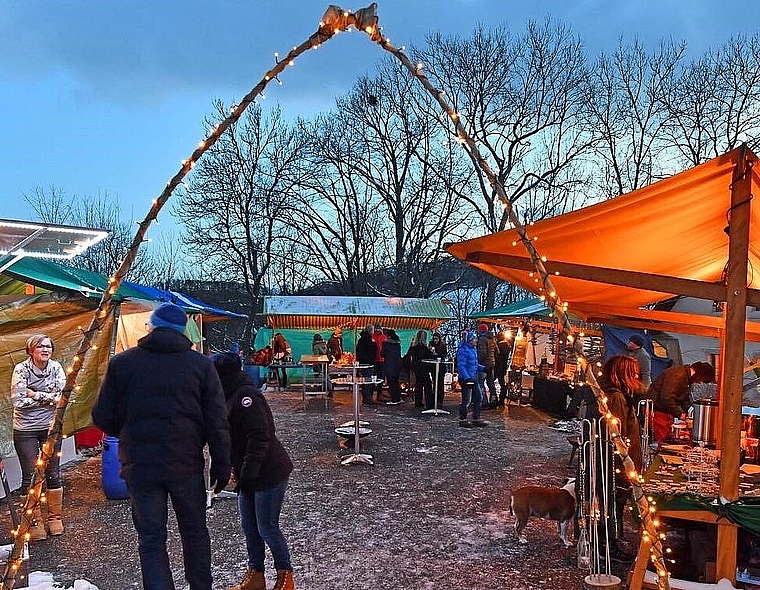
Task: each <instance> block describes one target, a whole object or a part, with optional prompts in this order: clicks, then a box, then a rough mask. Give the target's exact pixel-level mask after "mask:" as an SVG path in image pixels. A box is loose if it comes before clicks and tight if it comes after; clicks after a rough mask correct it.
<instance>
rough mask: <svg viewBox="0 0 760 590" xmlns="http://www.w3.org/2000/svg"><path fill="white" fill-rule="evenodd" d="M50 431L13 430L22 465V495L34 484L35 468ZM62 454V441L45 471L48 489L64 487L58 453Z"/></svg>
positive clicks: (19, 460) (14, 442) (14, 444)
mask: <svg viewBox="0 0 760 590" xmlns="http://www.w3.org/2000/svg"><path fill="white" fill-rule="evenodd" d="M47 437H48V431H47V429H45V430H15V429H14V430H13V446H14V447H15V449H16V455H18V462H19V464H20V465H21V493H22V494H26V492H27V490H28V489H29V485H30V484H31V483H32V476H33V475H34V468H35V466H36V464H37V457H38V456H39V454H40V450H41V449H42V446H43V445H44V444H45V441H47ZM60 452H61V441H60V440H59V441H58V444H57V445H56V446H55V452H54V453H53V456H52V457H50V460H49V461H48V464H47V468H46V469H45V485H47V489H49V490H55V489H58V488H60V487H63V482H62V481H61V458H60V456H59V455H58V453H60Z"/></svg>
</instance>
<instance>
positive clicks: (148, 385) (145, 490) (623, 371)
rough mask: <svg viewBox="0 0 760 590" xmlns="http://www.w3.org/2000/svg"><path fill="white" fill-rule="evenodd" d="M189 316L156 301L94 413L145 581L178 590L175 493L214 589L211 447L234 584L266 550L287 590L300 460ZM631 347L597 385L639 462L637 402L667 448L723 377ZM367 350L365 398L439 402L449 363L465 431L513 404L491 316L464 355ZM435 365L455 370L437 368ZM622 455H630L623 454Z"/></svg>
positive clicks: (29, 408) (506, 352)
mask: <svg viewBox="0 0 760 590" xmlns="http://www.w3.org/2000/svg"><path fill="white" fill-rule="evenodd" d="M186 322H187V316H186V314H185V312H184V311H183V310H182V309H181V308H179V307H177V306H176V305H173V304H170V303H165V304H162V305H160V306H158V307H157V308H156V309H155V310H154V311H153V313H152V314H151V316H150V321H149V325H150V331H149V333H148V334H147V335H146V336H144V337H143V338H141V339H140V340H139V342H138V345H137V346H136V347H134V348H131V349H129V350H127V351H124V352H122V353H120V354H117V355H116V356H114V357H113V358H112V359H111V361H110V362H109V365H108V370H107V372H106V375H105V378H104V381H103V384H102V387H101V389H100V392H99V395H98V397H97V399H96V402H95V404H94V406H93V408H92V419H93V423H94V424H95V425H96V426H97V427H99V428H100V429H101V430H102V431H103V432H104V433H105V434H107V435H110V436H117V437H119V439H120V445H119V459H120V462H121V473H120V475H121V476H122V477H123V478H124V480H125V481H126V483H127V487H128V490H129V495H130V501H131V507H132V518H133V522H134V526H135V529H136V531H137V534H138V554H139V558H140V565H141V569H142V576H143V580H142V581H143V587H144V588H146V589H152V588H155V589H159V588H160V589H164V588H173V587H174V582H173V581H172V573H171V569H170V566H169V558H168V554H167V549H166V543H167V511H168V507H169V505H170V504H169V500H171V506H172V509H173V510H174V512H175V514H176V517H177V523H178V528H179V534H180V536H181V538H182V547H183V558H184V567H185V578H186V580H187V583H188V586H189V588H190V589H191V590H209V589H210V588H211V539H210V538H209V533H208V529H207V527H206V521H205V518H206V516H205V510H206V502H207V497H206V488H207V485H206V484H207V482H206V461H205V455H204V452H208V454H209V455H210V458H211V463H210V468H209V470H208V472H209V476H210V482H211V487H212V489H213V490H214V492H215V493H219V492H221V491H222V490H223V489H224V488H225V487H226V486H227V485H228V483H229V482H230V480H232V481H233V482H234V489H235V491H236V492H237V493H238V507H239V515H240V526H241V529H242V532H243V536H244V538H245V546H246V551H247V556H248V560H247V561H248V563H247V570H246V572H244V575H243V579H242V581H241V582H240V584H238V585H236V586H235V587H234V588H233V589H232V590H263V589H265V588H266V580H265V577H264V563H265V558H264V555H265V548H266V547H268V548H269V550H270V552H271V554H272V557H273V561H274V565H275V569H276V570H277V583H276V585H275V587H274V588H275V590H291V589H293V588H294V580H293V568H292V564H291V562H290V553H289V549H288V543H287V540H286V537H285V535H284V534H283V531H282V530H281V528H280V525H279V518H280V512H281V510H282V507H283V503H284V499H285V492H286V489H287V485H288V479H289V476H290V473H291V471H292V469H293V465H292V462H291V460H290V458H289V456H288V453H287V451H286V450H285V448H284V447H283V445H282V444H281V443H280V442H279V440H278V439H277V436H276V429H275V424H274V418H273V416H272V412H271V411H270V409H269V406H268V404H267V401H266V398H265V397H264V396H263V395H262V389H261V387H260V386H259V383H257V382H255V381H254V380H253V379H252V378H251V376H250V375H248V374H247V373H246V372H244V371H243V363H242V357H241V354H239V351H238V350H230V351H229V352H224V353H217V354H215V355H211V356H209V355H204V354H200V353H198V352H196V351H195V350H193V346H192V343H191V342H190V340H189V339H188V338H187V337H186V335H185V329H186ZM626 346H627V349H626V352H625V353H624V354H618V355H614V356H611V357H610V358H609V359H608V360H607V361H606V362H605V363H604V365H603V367H602V370H601V373H600V377H599V386H600V388H601V390H602V391H603V392H604V394H605V395H606V399H607V405H608V408H609V410H610V411H611V412H612V414H613V415H614V416H615V417H616V418H617V425H618V429H619V432H620V435H621V436H622V437H623V439H624V440H626V441H628V445H629V446H628V455H629V456H630V458H631V459H632V460H633V463H634V465H635V466H636V468H637V469H639V470H640V469H641V467H642V443H641V441H642V436H641V434H642V432H641V427H642V423H641V420H640V417H639V416H638V415H637V408H638V406H639V401H640V400H642V399H646V400H651V402H652V404H651V405H652V407H653V418H652V420H651V421H650V422H651V426H652V439H653V441H654V445H655V446H656V445H660V444H662V442H663V441H665V440H666V439H667V437H668V436H669V435H670V432H671V428H672V424H673V421H674V420H675V419H676V418H684V417H685V413H686V412H687V411H688V409H689V406H690V405H691V398H690V395H689V394H690V388H691V386H692V385H693V384H695V383H708V382H711V381H713V380H714V379H715V371H714V369H713V367H712V366H711V365H710V364H708V363H705V362H697V363H693V364H691V365H684V366H673V367H670V368H668V369H666V370H664V371H662V372H661V373H660V374H659V375H657V376H656V377H655V379H654V380H653V381H652V364H651V356H650V353H649V352H648V351H647V350H646V348H647V342H646V340H645V339H644V337H643V336H642V335H641V334H638V333H634V334H632V335H631V336H630V337H629V339H628V342H627V345H626ZM650 349H651V345H650ZM272 351H273V355H272V360H273V361H275V362H276V361H277V360H279V361H281V362H282V361H283V359H287V358H288V356H289V355H292V352H291V347H290V344H289V343H288V342H287V340H286V339H285V337H284V336H283V335H282V334H281V333H277V334H275V335H274V339H273V343H272ZM355 351H356V356H355V358H356V361H357V363H358V364H359V365H361V366H362V369H361V370H362V374H363V376H364V377H365V378H366V380H367V382H366V383H365V384H364V385H362V388H361V395H362V402H363V403H364V404H367V405H370V404H376V403H385V404H387V405H389V406H397V405H399V404H401V403H402V393H403V392H402V383H406V384H407V386H408V387H409V389H410V391H411V395H412V396H413V400H414V406H415V407H417V408H425V409H431V408H434V407H441V406H442V405H443V402H444V392H445V389H446V388H445V382H444V375H445V374H446V373H447V372H454V373H456V375H457V378H458V387H459V389H460V390H461V400H460V403H459V407H458V410H459V412H458V414H459V415H458V418H459V425H460V426H462V427H465V428H471V427H484V426H487V425H488V422H487V421H485V420H483V419H482V416H481V412H482V411H483V410H484V409H485V408H493V409H496V408H498V407H499V406H503V405H504V403H505V397H506V389H507V383H506V381H505V374H506V372H507V370H508V369H509V366H510V355H511V353H512V341H511V340H510V339H509V338H508V337H506V334H505V333H504V332H501V333H499V334H498V335H494V333H493V332H492V331H491V329H490V328H489V326H488V325H487V324H480V325H479V326H478V327H477V329H476V330H466V331H463V332H462V333H461V334H460V339H459V343H458V345H457V347H456V349H455V350H454V351H453V354H452V353H451V351H450V350H449V348H448V346H447V345H446V341H445V338H444V337H443V335H442V334H441V333H440V332H433V333H432V335H431V338H430V341H429V342H428V332H427V331H425V330H419V331H417V332H416V333H415V334H414V336H413V337H412V339H411V342H410V344H409V346H408V348H407V350H406V352H404V353H403V354H402V343H401V338H400V337H399V334H398V333H397V332H396V331H395V330H394V329H391V328H383V327H382V325H381V324H380V323H379V322H377V323H374V324H370V325H367V326H366V327H365V328H364V329H363V330H361V332H360V333H359V337H358V339H357V342H356V347H355ZM53 352H54V346H53V342H52V340H51V339H50V338H49V337H48V336H46V335H44V334H35V335H33V336H31V337H30V338H29V339H28V340H27V342H26V353H27V356H28V358H27V359H26V360H24V361H23V362H21V363H18V364H17V365H16V366H15V368H14V371H13V377H12V381H11V398H12V402H13V408H14V414H13V442H14V445H15V448H16V452H17V454H18V457H19V461H20V464H21V471H22V484H21V485H22V492H23V491H24V490H27V489H28V488H29V486H30V484H31V481H32V477H33V474H34V469H35V466H36V462H37V458H38V456H39V454H40V452H41V450H42V446H43V445H44V444H45V442H46V440H47V435H48V428H49V426H50V423H51V420H52V418H53V411H54V407H55V404H56V402H57V401H58V399H59V397H60V395H61V392H62V390H63V387H64V385H65V382H66V374H65V372H64V370H63V368H62V367H61V365H60V363H58V362H57V361H55V360H53V359H52V355H53ZM312 353H313V354H314V355H318V356H326V357H327V358H328V361H329V362H330V363H332V362H334V361H337V360H340V358H341V357H342V356H343V355H344V351H343V341H342V333H341V331H340V329H336V330H334V331H333V333H332V334H331V336H330V337H329V339H328V340H325V339H324V336H323V335H322V334H319V333H317V334H314V336H313V339H312ZM436 362H438V363H439V365H438V366H439V367H440V366H443V367H445V368H446V370H444V371H440V370H439V371H436V370H435V368H436ZM315 370H317V371H319V370H324V365H315ZM276 377H277V381H278V384H279V385H280V386H285V385H286V384H287V373H286V372H285V370H284V369H283V371H282V373H279V372H278V373H277V375H276ZM325 377H327V376H325ZM327 380H328V381H329V379H327ZM497 383H498V384H499V387H498V388H497V386H496V384H497ZM385 385H387V392H388V393H387V396H386V394H385V391H384V386H385ZM579 391H580V392H581V397H583V396H585V399H579V400H574V402H573V403H571V406H570V407H574V404H575V402H576V401H578V402H579V403H582V402H585V403H586V417H587V418H591V419H595V418H596V419H600V418H601V415H600V414H599V412H598V408H597V404H596V400H595V398H594V396H593V393H591V390H590V389H589V388H588V387H584V388H580V390H579ZM436 395H437V398H436V397H435V396H436ZM575 407H577V406H575ZM599 422H600V424H602V423H603V422H604V421H603V420H599ZM605 436H606V437H607V438H608V439H609V436H610V435H609V433H608V432H606V433H605V432H603V433H602V436H601V438H602V439H604V438H605ZM57 451H58V449H56V453H54V454H53V456H52V458H51V460H50V461H49V462H48V465H47V469H46V471H45V482H44V483H45V492H46V496H47V519H46V520H43V518H42V515H41V513H40V511H39V508H38V509H37V510H36V511H35V513H34V515H33V524H32V527H31V528H30V539H31V540H32V541H35V540H39V539H44V538H46V536H47V535H48V534H50V535H60V534H63V532H64V527H63V514H62V513H63V510H62V499H63V485H62V480H61V474H60V466H59V463H58V457H59V453H58V452H57ZM614 460H615V461H619V457H618V456H615V458H614ZM617 467H618V469H616V472H617V473H618V474H617V475H614V474H613V475H611V476H610V477H609V478H608V479H603V480H602V484H601V485H602V486H607V487H610V486H611V487H613V488H614V489H615V493H614V494H612V495H611V497H614V498H615V502H614V506H612V505H611V507H610V508H609V514H608V517H609V518H610V519H611V520H610V522H613V523H614V525H615V526H613V527H612V532H610V531H607V532H606V533H605V537H604V538H603V542H604V543H605V545H606V547H607V548H608V550H609V551H611V553H612V554H613V555H614V554H615V553H616V552H617V551H618V546H617V540H618V538H619V537H620V535H622V522H623V518H622V507H623V505H624V504H625V502H626V501H627V500H628V498H629V496H630V488H631V482H630V481H628V479H627V477H628V476H627V473H626V471H625V470H624V469H620V467H621V466H620V465H617ZM586 486H587V487H586V489H581V490H579V493H580V494H581V496H583V495H584V494H585V495H589V494H593V491H592V490H591V489H590V488H588V483H587V484H586ZM22 500H24V498H23V497H22Z"/></svg>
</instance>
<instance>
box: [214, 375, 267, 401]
mask: <svg viewBox="0 0 760 590" xmlns="http://www.w3.org/2000/svg"><path fill="white" fill-rule="evenodd" d="M219 380H220V381H221V382H222V389H224V397H225V399H230V398H231V397H232V396H233V395H235V393H236V392H237V390H238V389H240V387H241V386H243V385H250V386H251V387H252V388H253V389H255V390H256V393H261V389H259V388H258V387H256V385H255V384H254V382H253V379H251V376H250V375H248V373H244V372H243V371H236V372H234V373H225V374H223V375H219Z"/></svg>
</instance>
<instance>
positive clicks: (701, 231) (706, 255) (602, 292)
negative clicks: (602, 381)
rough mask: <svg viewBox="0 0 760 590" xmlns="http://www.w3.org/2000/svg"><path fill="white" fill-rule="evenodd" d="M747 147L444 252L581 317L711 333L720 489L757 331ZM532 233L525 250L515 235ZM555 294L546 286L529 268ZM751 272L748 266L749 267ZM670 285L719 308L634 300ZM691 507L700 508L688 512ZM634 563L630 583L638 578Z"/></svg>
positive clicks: (729, 543)
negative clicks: (715, 355)
mask: <svg viewBox="0 0 760 590" xmlns="http://www.w3.org/2000/svg"><path fill="white" fill-rule="evenodd" d="M757 160H758V158H757V156H755V155H754V154H753V153H751V152H750V151H749V150H748V149H746V146H742V147H740V148H737V149H735V150H733V151H732V152H730V153H728V154H726V155H724V156H721V157H719V158H715V159H713V160H710V161H709V162H706V163H705V164H702V165H700V166H697V167H695V168H693V169H690V170H687V171H685V172H682V173H680V174H677V175H675V176H672V177H671V178H668V179H665V180H662V181H660V182H657V183H655V184H653V185H651V186H648V187H645V188H642V189H639V190H636V191H634V192H631V193H628V194H625V195H622V196H620V197H617V198H614V199H611V200H609V201H605V202H603V203H599V204H596V205H592V206H590V207H586V208H583V209H579V210H577V211H573V212H571V213H567V214H565V215H561V216H558V217H554V218H551V219H546V220H543V221H540V222H537V223H535V224H534V225H531V226H530V227H528V228H527V236H526V237H525V238H523V237H522V236H521V233H520V232H519V231H518V230H516V229H514V230H508V231H504V232H499V233H497V234H493V235H489V236H484V237H481V238H476V239H472V240H467V241H464V242H460V243H457V244H452V245H449V246H448V247H447V251H448V252H449V253H451V254H452V255H454V256H456V257H457V258H459V259H461V260H464V261H465V262H467V263H468V264H471V265H473V266H476V267H478V268H481V269H483V270H485V271H486V272H488V273H490V274H493V275H495V276H497V277H499V278H501V279H503V280H505V281H509V282H510V283H513V284H515V285H519V286H521V287H523V288H525V289H527V290H528V291H530V292H533V293H536V294H538V295H542V296H546V297H547V299H548V301H549V302H553V301H554V300H555V299H556V298H559V301H561V302H566V303H568V309H569V311H570V312H572V313H574V314H576V315H578V316H579V317H581V318H582V319H584V320H586V321H599V322H606V323H610V324H615V325H620V326H630V327H636V328H650V329H659V330H663V331H671V332H680V333H689V334H699V335H705V336H712V337H718V338H720V339H721V354H720V362H719V368H720V374H719V376H718V396H719V400H720V415H721V421H720V434H719V438H718V440H719V441H720V443H719V444H720V448H721V451H722V453H721V471H720V496H721V497H722V498H725V499H726V500H728V501H733V500H736V499H737V498H738V493H739V492H738V490H739V445H740V429H741V406H742V392H741V385H742V375H743V368H744V343H745V339H750V340H755V341H758V340H760V326H758V325H757V324H756V323H753V322H747V321H746V307H747V305H753V306H755V307H760V291H759V290H758V287H759V286H760V257H759V256H758V254H759V250H760V208H758V207H757V206H753V195H760V170H758V169H757V167H756V163H757ZM523 239H529V240H536V241H535V242H534V244H535V246H536V249H537V251H538V252H539V254H540V256H541V259H531V257H530V255H529V254H528V253H527V249H526V248H525V247H523V243H522V240H523ZM541 266H543V268H544V269H545V270H546V272H547V274H548V275H549V277H550V280H551V284H552V285H553V287H554V288H555V289H556V293H547V292H546V289H545V288H544V283H543V281H542V279H541V275H540V273H538V272H536V269H537V268H540V267H541ZM756 269H757V270H758V273H755V270H756ZM675 295H687V296H692V297H697V298H701V299H711V300H715V301H722V302H725V307H724V313H723V317H722V318H707V317H705V316H702V315H690V314H683V313H681V314H674V313H671V312H666V311H652V310H651V309H644V308H646V307H651V306H652V305H653V304H655V303H657V302H660V301H663V300H665V299H668V298H670V297H672V296H675ZM695 512H699V511H695ZM690 517H691V518H694V519H697V520H707V521H709V522H716V523H717V524H718V552H717V553H718V557H717V563H716V572H717V575H718V578H721V577H725V578H728V579H730V580H734V579H735V571H736V570H735V568H736V546H737V532H736V526H734V525H731V524H730V523H727V522H726V521H725V520H720V521H718V520H716V519H715V518H714V515H710V514H709V513H708V514H696V513H695V514H693V516H690ZM642 576H643V571H639V572H636V571H634V578H633V581H632V585H631V587H632V588H634V587H641V577H642Z"/></svg>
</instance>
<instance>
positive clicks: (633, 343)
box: [626, 333, 652, 390]
mask: <svg viewBox="0 0 760 590" xmlns="http://www.w3.org/2000/svg"><path fill="white" fill-rule="evenodd" d="M644 344H645V341H644V336H642V335H641V334H636V333H634V334H631V335H630V336H629V337H628V342H627V344H626V347H627V348H628V356H632V357H633V358H635V359H636V361H638V363H639V381H641V384H642V385H643V386H644V390H646V389H647V388H648V387H649V386H650V385H651V384H652V357H651V356H649V353H648V352H647V351H646V350H645V349H644Z"/></svg>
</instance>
